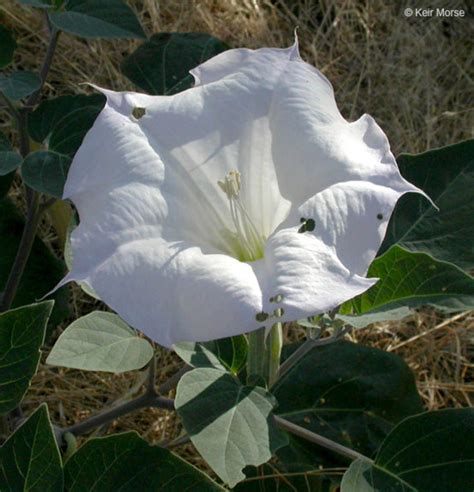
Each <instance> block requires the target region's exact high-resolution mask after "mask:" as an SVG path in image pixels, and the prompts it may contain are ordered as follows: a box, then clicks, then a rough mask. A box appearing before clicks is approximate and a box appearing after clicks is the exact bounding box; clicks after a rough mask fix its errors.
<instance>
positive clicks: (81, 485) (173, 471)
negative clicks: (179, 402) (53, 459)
mask: <svg viewBox="0 0 474 492" xmlns="http://www.w3.org/2000/svg"><path fill="white" fill-rule="evenodd" d="M64 473H65V486H66V490H67V491H68V492H84V491H87V492H116V491H118V490H120V491H121V492H137V491H143V492H145V491H153V492H181V491H194V490H196V491H199V492H219V491H222V492H223V491H224V489H223V488H222V487H220V486H219V485H217V484H216V483H215V482H213V481H211V480H210V479H209V478H208V477H207V476H206V475H204V473H201V472H200V471H199V470H197V469H196V468H194V467H193V466H192V465H190V464H189V463H186V462H185V461H183V460H182V459H181V458H179V457H178V456H176V455H174V454H173V453H171V452H170V451H168V450H166V449H163V448H160V447H158V446H149V445H148V444H147V443H146V442H145V441H144V440H143V439H141V438H140V437H139V436H138V434H136V433H135V432H127V433H123V434H115V435H113V436H109V437H103V438H97V439H90V440H89V441H87V442H86V443H85V444H84V445H83V446H82V447H81V448H80V449H79V451H77V452H76V453H75V454H73V456H72V457H71V459H70V460H69V461H68V462H67V463H66V466H65V469H64Z"/></svg>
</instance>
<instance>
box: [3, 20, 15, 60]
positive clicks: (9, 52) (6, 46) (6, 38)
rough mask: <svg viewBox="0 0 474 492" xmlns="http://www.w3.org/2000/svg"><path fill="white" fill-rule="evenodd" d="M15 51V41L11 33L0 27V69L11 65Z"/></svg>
mask: <svg viewBox="0 0 474 492" xmlns="http://www.w3.org/2000/svg"><path fill="white" fill-rule="evenodd" d="M15 49H16V41H15V38H14V37H13V35H12V33H11V31H10V30H9V29H7V28H6V27H5V26H2V25H0V68H3V67H6V66H7V65H9V64H10V63H11V61H12V60H13V53H14V52H15Z"/></svg>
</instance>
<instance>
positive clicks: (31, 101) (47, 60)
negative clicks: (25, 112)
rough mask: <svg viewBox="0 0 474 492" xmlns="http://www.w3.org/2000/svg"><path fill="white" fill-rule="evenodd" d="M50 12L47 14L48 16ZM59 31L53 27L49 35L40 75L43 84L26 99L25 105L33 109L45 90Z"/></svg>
mask: <svg viewBox="0 0 474 492" xmlns="http://www.w3.org/2000/svg"><path fill="white" fill-rule="evenodd" d="M47 15H48V14H46V16H47ZM59 32H60V31H58V30H57V29H56V28H52V29H51V30H50V35H49V44H48V48H47V50H46V55H45V57H44V61H43V65H42V67H41V70H40V74H39V75H40V77H41V85H40V86H39V88H38V89H37V90H36V91H35V92H33V94H31V96H30V97H29V98H28V99H27V100H26V104H25V107H26V108H27V109H31V108H32V107H33V106H35V105H36V103H37V102H38V99H39V97H40V94H41V91H42V90H43V86H44V83H45V82H46V78H47V77H48V72H49V69H50V67H51V63H52V61H53V57H54V52H55V50H56V46H57V44H58V38H59Z"/></svg>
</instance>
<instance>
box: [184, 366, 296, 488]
mask: <svg viewBox="0 0 474 492" xmlns="http://www.w3.org/2000/svg"><path fill="white" fill-rule="evenodd" d="M275 404H276V401H275V400H274V398H273V397H272V395H271V394H270V393H268V392H267V391H265V390H264V389H263V388H260V387H250V386H243V385H242V384H241V383H240V382H239V380H238V379H237V378H235V377H234V376H232V375H231V374H229V373H227V372H224V371H223V370H219V369H214V368H199V369H194V370H192V371H190V372H188V373H186V374H185V375H184V376H183V377H182V378H181V380H180V382H179V384H178V388H177V394H176V401H175V406H176V410H177V411H178V414H179V416H180V417H181V418H182V420H183V425H184V427H185V429H186V432H187V433H188V434H189V436H190V438H191V440H192V442H193V444H194V445H195V446H196V449H197V450H198V451H199V453H200V454H201V455H202V456H203V458H204V459H205V460H206V461H207V463H208V464H209V466H211V468H212V469H213V470H214V471H215V472H216V473H217V474H218V475H219V477H220V478H221V479H222V480H223V481H224V482H226V483H227V484H229V485H230V486H231V487H233V486H234V485H236V484H237V483H238V482H239V481H241V480H242V479H243V478H245V475H244V474H243V473H242V469H243V468H244V467H245V466H247V465H255V466H258V465H261V464H262V463H265V462H266V461H268V460H269V459H270V458H271V456H272V454H273V452H274V451H276V450H277V449H278V448H280V447H281V446H283V445H285V444H286V442H287V439H286V436H285V435H284V434H283V433H282V432H281V431H279V430H278V428H277V427H276V426H275V424H274V422H273V419H272V416H271V411H272V409H273V407H274V406H275Z"/></svg>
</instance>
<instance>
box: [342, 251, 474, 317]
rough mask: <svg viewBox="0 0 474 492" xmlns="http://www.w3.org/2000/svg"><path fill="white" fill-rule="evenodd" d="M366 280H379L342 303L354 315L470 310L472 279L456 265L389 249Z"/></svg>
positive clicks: (473, 294) (473, 289)
mask: <svg viewBox="0 0 474 492" xmlns="http://www.w3.org/2000/svg"><path fill="white" fill-rule="evenodd" d="M367 276H368V277H378V278H380V280H379V281H378V282H377V283H376V284H375V285H374V286H373V287H371V288H370V289H369V290H368V291H366V292H364V293H363V294H361V295H360V296H358V297H356V298H355V299H353V300H352V301H349V302H348V303H346V304H345V305H344V307H343V309H342V314H347V313H349V312H350V309H353V311H354V312H355V313H357V314H366V313H371V312H373V311H387V310H391V309H398V308H401V307H404V306H405V307H406V306H409V307H417V306H420V305H426V304H430V305H432V306H436V307H439V308H442V309H445V310H447V311H462V310H467V309H472V308H473V307H474V279H473V278H472V277H470V276H469V275H467V274H466V273H464V272H463V271H462V270H460V269H459V268H457V267H456V266H454V265H452V264H450V263H446V262H441V261H436V260H435V259H433V258H432V257H431V256H429V255H427V254H425V253H411V252H409V251H406V250H404V249H403V248H400V247H399V246H392V248H390V250H389V251H387V252H386V253H385V254H384V255H382V256H380V257H379V258H377V259H376V260H375V261H374V262H373V263H372V265H371V266H370V268H369V271H368V273H367Z"/></svg>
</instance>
